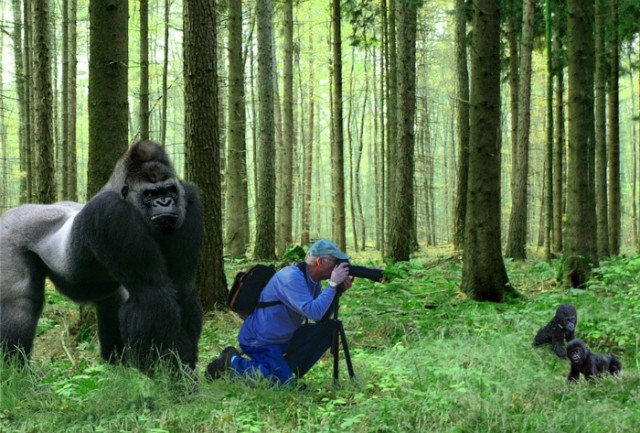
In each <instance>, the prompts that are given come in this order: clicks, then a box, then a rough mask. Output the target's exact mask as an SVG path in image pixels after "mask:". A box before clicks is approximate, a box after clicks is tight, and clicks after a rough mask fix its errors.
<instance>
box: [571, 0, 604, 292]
mask: <svg viewBox="0 0 640 433" xmlns="http://www.w3.org/2000/svg"><path fill="white" fill-rule="evenodd" d="M567 5H568V45H567V55H568V62H569V63H568V64H569V155H568V167H567V223H566V227H567V228H566V237H565V262H564V277H565V279H566V280H567V282H568V283H570V284H571V285H572V286H573V287H584V283H585V282H586V281H587V280H588V279H589V276H590V275H589V274H590V269H591V267H592V266H593V265H594V264H596V263H597V259H596V245H595V234H594V233H595V231H594V226H593V219H592V218H593V217H594V216H595V203H594V200H593V195H592V192H593V189H592V188H593V186H592V180H591V181H590V176H592V175H593V173H594V171H595V170H594V169H593V167H594V163H595V161H594V149H593V148H594V143H593V141H592V140H593V131H594V130H593V123H594V117H593V108H594V107H593V106H594V101H593V67H594V65H593V57H594V54H595V48H594V37H593V24H592V23H593V18H594V16H593V2H592V1H591V0H569V1H568V3H567ZM591 179H593V178H591Z"/></svg>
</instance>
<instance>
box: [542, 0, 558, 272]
mask: <svg viewBox="0 0 640 433" xmlns="http://www.w3.org/2000/svg"><path fill="white" fill-rule="evenodd" d="M544 12H545V42H546V44H545V45H546V50H547V95H546V96H547V129H546V143H545V148H546V158H545V170H544V186H545V194H544V203H545V206H544V208H545V211H544V257H545V260H546V261H548V262H550V261H551V243H552V241H553V238H552V231H553V76H554V69H553V51H552V44H551V43H552V39H551V24H552V23H551V0H545V9H544ZM556 19H558V18H556Z"/></svg>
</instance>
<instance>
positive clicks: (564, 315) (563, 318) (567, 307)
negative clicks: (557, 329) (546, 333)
mask: <svg viewBox="0 0 640 433" xmlns="http://www.w3.org/2000/svg"><path fill="white" fill-rule="evenodd" d="M556 318H557V320H558V323H559V324H560V326H562V327H563V328H564V329H566V330H567V331H570V332H573V331H574V330H575V329H576V323H577V322H578V313H577V312H576V309H575V307H574V306H573V305H571V304H562V305H560V306H559V307H558V309H557V310H556Z"/></svg>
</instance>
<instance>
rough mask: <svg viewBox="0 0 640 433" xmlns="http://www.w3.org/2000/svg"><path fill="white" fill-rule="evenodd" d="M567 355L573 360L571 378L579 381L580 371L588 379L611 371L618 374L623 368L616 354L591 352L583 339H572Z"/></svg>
mask: <svg viewBox="0 0 640 433" xmlns="http://www.w3.org/2000/svg"><path fill="white" fill-rule="evenodd" d="M567 356H568V357H569V361H571V371H570V372H569V377H568V379H569V380H574V381H578V379H580V373H582V374H583V375H584V378H585V379H587V380H591V379H593V377H594V376H600V375H602V373H606V372H609V373H611V374H613V375H617V374H618V373H620V371H621V370H622V363H620V360H619V359H618V358H617V357H616V356H614V355H596V354H595V353H591V351H590V350H589V348H588V347H587V345H586V344H585V343H584V341H582V340H578V339H576V340H571V341H570V342H569V344H568V345H567Z"/></svg>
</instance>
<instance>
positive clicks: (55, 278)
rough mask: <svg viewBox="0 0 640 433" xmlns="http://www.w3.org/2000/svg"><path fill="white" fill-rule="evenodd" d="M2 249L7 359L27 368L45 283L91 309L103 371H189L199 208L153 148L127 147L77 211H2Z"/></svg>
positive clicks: (0, 317)
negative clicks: (161, 364) (174, 364)
mask: <svg viewBox="0 0 640 433" xmlns="http://www.w3.org/2000/svg"><path fill="white" fill-rule="evenodd" d="M0 239H1V241H2V248H0V286H1V287H2V291H0V348H1V350H2V352H3V357H4V358H5V359H7V358H9V359H10V358H16V359H17V360H18V362H24V361H25V358H28V357H29V355H30V354H31V351H32V347H33V340H34V337H35V331H36V325H37V323H38V318H39V316H40V313H41V312H42V307H43V303H44V281H45V277H49V279H50V280H51V281H52V282H53V284H54V285H55V286H56V288H57V289H58V290H59V291H60V292H61V293H63V294H64V295H66V296H68V297H69V298H70V299H72V300H74V301H76V302H92V303H94V304H95V306H96V314H97V319H98V337H99V340H100V352H101V355H102V357H103V358H105V359H106V360H108V361H109V362H116V361H119V360H123V359H124V360H126V361H127V362H128V363H130V364H133V365H135V366H137V367H139V368H141V369H143V370H144V369H147V368H148V367H150V365H151V363H153V362H154V361H155V360H157V359H158V357H163V356H164V355H169V354H170V353H175V354H177V355H178V357H179V360H180V362H182V363H183V364H186V365H188V366H190V367H191V368H195V363H196V361H197V357H198V339H199V338H200V332H201V330H202V307H201V305H200V301H199V299H198V298H197V295H196V291H195V266H196V262H197V257H198V253H199V251H200V246H201V244H202V206H201V203H200V199H199V198H198V193H197V190H196V188H195V187H194V186H193V185H191V184H189V183H187V182H184V181H181V180H179V179H178V178H177V176H176V174H175V171H174V169H173V167H172V165H171V162H170V161H169V158H168V157H167V155H166V153H165V152H164V150H163V149H162V148H161V147H160V146H159V145H157V144H155V143H153V142H150V141H142V142H138V143H136V144H134V145H133V146H132V147H131V148H130V149H129V150H128V151H127V152H126V153H125V154H124V155H123V157H122V158H121V159H120V160H119V161H118V163H117V164H116V167H115V169H114V171H113V173H112V175H111V178H110V179H109V181H108V182H107V184H106V185H105V186H104V187H103V188H102V190H101V191H100V192H98V193H97V194H96V195H95V196H94V197H93V198H91V200H89V202H88V203H87V204H86V205H84V206H83V205H80V204H78V203H72V202H61V203H55V204H52V205H23V206H18V207H16V208H14V209H11V210H9V211H7V212H6V213H5V214H4V215H2V217H0ZM169 359H171V357H169ZM174 361H175V358H174Z"/></svg>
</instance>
